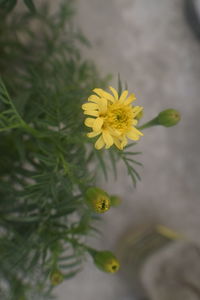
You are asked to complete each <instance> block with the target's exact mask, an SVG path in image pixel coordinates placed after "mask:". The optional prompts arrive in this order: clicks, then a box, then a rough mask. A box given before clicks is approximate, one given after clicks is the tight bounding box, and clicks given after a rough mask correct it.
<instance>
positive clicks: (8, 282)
mask: <svg viewBox="0 0 200 300" xmlns="http://www.w3.org/2000/svg"><path fill="white" fill-rule="evenodd" d="M72 15H73V9H72V7H71V4H70V1H65V2H63V4H61V5H60V8H59V10H58V11H57V12H56V13H54V14H51V13H50V12H49V10H48V6H47V5H45V6H43V7H41V9H40V13H36V14H34V15H31V14H29V13H28V12H25V13H23V14H20V13H17V14H16V15H15V14H13V15H12V18H9V17H8V16H7V15H5V17H4V18H2V19H1V21H0V49H1V50H0V52H1V53H0V54H1V55H0V70H1V80H0V133H1V139H0V156H1V160H0V178H1V180H0V239H1V242H0V265H1V269H0V297H1V298H2V299H5V300H7V299H9V300H10V299H15V300H16V299H40V298H41V297H42V298H41V299H43V298H44V297H45V295H46V297H47V299H50V295H51V290H52V286H51V283H50V280H49V276H50V274H51V273H52V272H53V271H54V270H56V269H59V270H61V272H62V273H63V275H64V278H69V277H71V276H73V275H75V274H76V273H77V272H78V271H79V270H80V269H81V266H82V262H83V260H84V257H85V253H86V247H85V246H84V243H83V241H84V236H85V235H86V234H88V233H89V232H90V231H91V230H93V226H92V225H91V224H92V223H91V222H92V220H93V219H94V218H95V216H93V213H92V212H91V211H90V209H89V208H88V207H87V206H86V205H85V200H84V193H85V190H86V189H87V188H88V186H90V185H92V184H94V173H92V172H91V171H90V170H89V169H88V147H87V146H86V136H85V129H84V126H83V118H82V117H81V116H82V114H81V104H82V103H83V101H84V100H85V99H86V97H87V96H88V94H89V92H90V91H91V89H93V88H94V87H95V86H97V85H100V86H103V85H104V82H105V81H104V80H100V79H99V76H98V74H97V71H96V69H95V67H94V65H93V64H92V63H91V62H89V61H85V60H83V59H82V57H81V53H80V50H79V45H80V44H82V45H83V44H85V45H86V44H87V40H86V39H85V38H84V36H83V35H82V33H81V32H80V31H78V30H76V29H75V28H74V26H73V23H72V20H71V16H72Z"/></svg>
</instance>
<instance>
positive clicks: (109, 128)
mask: <svg viewBox="0 0 200 300" xmlns="http://www.w3.org/2000/svg"><path fill="white" fill-rule="evenodd" d="M108 130H109V132H110V134H111V135H112V136H115V137H119V136H120V135H121V132H120V131H119V130H117V129H114V128H111V127H108Z"/></svg>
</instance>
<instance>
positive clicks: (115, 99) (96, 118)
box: [82, 87, 143, 150]
mask: <svg viewBox="0 0 200 300" xmlns="http://www.w3.org/2000/svg"><path fill="white" fill-rule="evenodd" d="M109 88H110V90H111V92H112V94H113V95H112V94H110V93H108V92H106V91H104V90H102V89H94V90H93V91H94V92H95V93H96V95H95V94H93V95H91V96H90V97H89V98H88V101H89V103H85V104H83V105H82V109H83V110H84V114H85V115H89V116H90V117H89V118H86V120H85V125H86V126H88V127H90V128H92V131H91V132H89V133H88V134H87V136H88V137H90V138H92V137H95V136H98V135H99V138H98V139H97V141H96V143H95V148H96V149H98V150H99V149H101V148H103V147H104V146H105V148H106V149H108V148H110V147H111V146H112V145H113V144H114V145H115V146H117V148H119V149H120V150H122V149H123V148H124V147H125V146H126V145H127V138H130V139H132V140H134V141H137V140H139V139H140V136H143V133H142V132H140V131H139V130H138V129H136V128H135V126H136V125H137V123H138V120H137V119H136V117H137V115H138V114H139V113H140V112H141V111H142V110H143V107H141V106H132V105H131V103H132V102H133V101H134V100H136V98H135V95H134V94H130V95H129V96H128V91H127V90H125V91H124V92H123V93H122V94H121V95H120V97H119V95H118V93H117V91H116V90H115V89H114V88H113V87H109ZM91 117H92V118H91Z"/></svg>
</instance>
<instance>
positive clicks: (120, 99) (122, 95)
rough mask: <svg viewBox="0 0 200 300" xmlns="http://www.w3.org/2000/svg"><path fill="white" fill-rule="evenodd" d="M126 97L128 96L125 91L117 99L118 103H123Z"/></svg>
mask: <svg viewBox="0 0 200 300" xmlns="http://www.w3.org/2000/svg"><path fill="white" fill-rule="evenodd" d="M127 96H128V91H127V90H125V91H123V93H122V94H121V96H120V98H119V102H120V103H123V102H124V100H125V99H126V97H127Z"/></svg>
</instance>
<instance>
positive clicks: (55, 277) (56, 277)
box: [50, 270, 64, 286]
mask: <svg viewBox="0 0 200 300" xmlns="http://www.w3.org/2000/svg"><path fill="white" fill-rule="evenodd" d="M63 279H64V276H63V274H62V273H61V272H60V271H59V270H54V271H53V272H52V273H51V275H50V280H51V284H52V285H54V286H55V285H58V284H60V283H61V282H62V281H63Z"/></svg>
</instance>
